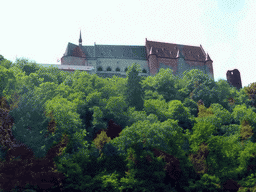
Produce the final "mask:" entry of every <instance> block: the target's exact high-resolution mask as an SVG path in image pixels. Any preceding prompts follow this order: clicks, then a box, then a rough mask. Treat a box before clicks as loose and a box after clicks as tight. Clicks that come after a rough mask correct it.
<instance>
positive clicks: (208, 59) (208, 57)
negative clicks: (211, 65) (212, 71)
mask: <svg viewBox="0 0 256 192" xmlns="http://www.w3.org/2000/svg"><path fill="white" fill-rule="evenodd" d="M205 61H212V60H211V58H210V56H209V54H208V53H207V55H206V60H205Z"/></svg>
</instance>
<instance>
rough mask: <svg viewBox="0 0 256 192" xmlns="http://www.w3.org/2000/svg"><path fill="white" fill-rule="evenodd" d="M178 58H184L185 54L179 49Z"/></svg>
mask: <svg viewBox="0 0 256 192" xmlns="http://www.w3.org/2000/svg"><path fill="white" fill-rule="evenodd" d="M176 58H183V59H184V56H183V55H182V53H181V52H180V50H179V49H178V52H177V56H176Z"/></svg>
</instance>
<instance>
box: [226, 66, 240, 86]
mask: <svg viewBox="0 0 256 192" xmlns="http://www.w3.org/2000/svg"><path fill="white" fill-rule="evenodd" d="M226 76H227V81H228V83H229V84H230V85H233V86H234V87H236V88H237V89H240V88H242V82H241V76H240V72H239V71H238V70H237V69H234V70H230V71H229V70H228V71H227V74H226Z"/></svg>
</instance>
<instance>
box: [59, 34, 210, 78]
mask: <svg viewBox="0 0 256 192" xmlns="http://www.w3.org/2000/svg"><path fill="white" fill-rule="evenodd" d="M132 63H137V64H139V65H140V67H141V69H142V72H141V73H139V75H140V76H154V75H155V74H156V73H157V72H159V69H160V68H164V69H166V68H170V69H172V70H173V73H174V75H178V76H179V77H181V76H182V73H183V72H184V71H185V70H191V69H200V70H202V71H203V72H204V73H206V74H208V75H209V76H210V77H211V78H212V79H214V75H213V66H212V60H211V58H210V56H209V54H208V53H207V54H206V53H205V51H204V49H203V47H202V46H201V45H200V46H189V45H178V44H172V43H163V42H156V41H148V40H147V38H146V42H145V46H132V45H126V46H124V45H96V43H94V46H83V45H82V37H81V31H80V38H79V45H75V44H72V43H68V45H67V48H66V51H65V53H64V55H63V57H62V58H61V65H60V67H59V68H60V69H61V70H66V71H74V70H80V71H87V72H88V73H90V74H97V75H98V76H101V77H112V76H113V75H116V76H119V77H126V71H127V69H128V66H131V64H132Z"/></svg>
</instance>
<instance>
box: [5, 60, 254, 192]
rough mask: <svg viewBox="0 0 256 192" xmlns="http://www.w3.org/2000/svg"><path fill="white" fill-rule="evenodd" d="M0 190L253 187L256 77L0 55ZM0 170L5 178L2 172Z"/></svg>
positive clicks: (145, 189)
mask: <svg viewBox="0 0 256 192" xmlns="http://www.w3.org/2000/svg"><path fill="white" fill-rule="evenodd" d="M0 58H1V59H0V78H1V81H0V98H1V100H0V117H1V118H0V121H1V127H0V137H1V140H0V141H1V143H0V166H1V167H0V174H1V179H0V189H3V191H10V190H12V189H15V190H16V191H24V190H25V189H33V190H35V191H166V192H171V191H179V192H180V191H248V190H249V191H253V190H255V189H256V176H255V170H256V144H255V143H256V136H255V134H254V133H255V131H256V104H255V93H256V91H255V90H256V83H252V84H251V85H249V86H248V87H244V88H241V89H240V90H237V89H236V88H235V87H232V86H231V85H229V84H228V83H227V81H226V80H219V81H217V82H215V81H214V80H212V79H211V78H209V77H208V76H207V75H206V74H204V73H203V72H202V71H200V70H196V69H193V70H190V71H186V72H184V75H183V77H182V78H178V77H176V76H174V75H173V73H172V70H171V69H166V70H165V69H161V70H160V71H159V73H157V74H156V75H155V76H148V77H140V76H138V72H139V71H140V69H139V67H138V65H136V64H133V65H132V66H131V67H129V68H128V71H127V72H126V73H127V78H119V77H116V76H114V77H113V78H105V79H104V78H100V77H98V76H97V75H90V74H88V73H87V72H80V71H75V72H74V73H69V72H64V71H60V70H58V69H57V68H54V67H41V66H39V65H37V64H36V63H33V62H30V61H28V60H26V59H17V60H16V62H14V63H12V62H10V61H8V60H6V59H4V58H3V57H0ZM2 178H3V179H2Z"/></svg>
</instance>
